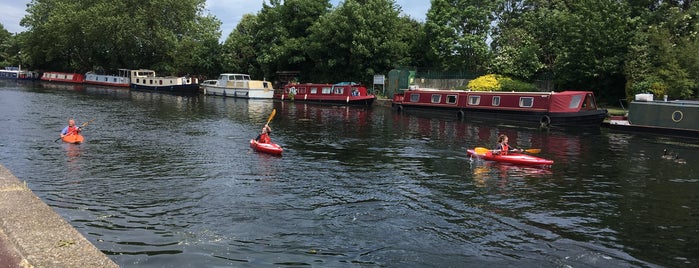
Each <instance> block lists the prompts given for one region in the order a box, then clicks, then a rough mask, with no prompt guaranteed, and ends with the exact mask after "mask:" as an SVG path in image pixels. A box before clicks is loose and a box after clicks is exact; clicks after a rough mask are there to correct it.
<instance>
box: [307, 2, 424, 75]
mask: <svg viewBox="0 0 699 268" xmlns="http://www.w3.org/2000/svg"><path fill="white" fill-rule="evenodd" d="M400 11H401V10H400V7H398V6H397V5H396V4H395V2H394V1H393V0H347V1H344V2H342V4H341V6H340V7H338V8H337V9H336V10H334V11H333V12H331V13H329V14H327V15H325V16H322V17H321V18H320V19H319V21H318V22H317V23H315V24H314V25H313V26H312V27H311V28H310V29H309V31H310V33H311V34H310V36H309V38H308V41H309V42H308V46H307V51H308V53H309V57H310V58H311V59H312V61H313V62H314V64H315V65H314V68H313V70H312V75H313V79H314V80H316V81H327V82H331V81H334V82H337V81H338V80H343V81H346V80H352V81H359V82H364V83H368V82H369V81H370V80H371V77H372V76H373V75H374V74H378V73H383V72H386V71H388V70H390V69H392V68H393V67H395V66H396V65H399V64H401V63H404V60H405V58H406V57H407V56H409V45H408V44H407V43H406V42H405V35H406V31H413V30H412V29H409V27H410V26H412V25H411V24H409V23H406V20H401V19H400V17H399V15H400Z"/></svg>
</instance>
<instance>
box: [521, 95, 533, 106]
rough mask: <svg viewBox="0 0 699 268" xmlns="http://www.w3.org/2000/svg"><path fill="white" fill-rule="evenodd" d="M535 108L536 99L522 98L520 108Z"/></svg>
mask: <svg viewBox="0 0 699 268" xmlns="http://www.w3.org/2000/svg"><path fill="white" fill-rule="evenodd" d="M532 106H534V97H520V98H519V107H532Z"/></svg>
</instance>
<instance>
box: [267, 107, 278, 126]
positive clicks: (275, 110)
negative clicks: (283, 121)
mask: <svg viewBox="0 0 699 268" xmlns="http://www.w3.org/2000/svg"><path fill="white" fill-rule="evenodd" d="M276 114H277V109H272V114H270V115H269V118H268V119H267V124H265V125H269V122H272V118H274V115H276Z"/></svg>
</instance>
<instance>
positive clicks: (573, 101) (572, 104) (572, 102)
mask: <svg viewBox="0 0 699 268" xmlns="http://www.w3.org/2000/svg"><path fill="white" fill-rule="evenodd" d="M580 101H582V95H573V98H571V99H570V105H568V108H571V109H573V108H578V106H579V105H580Z"/></svg>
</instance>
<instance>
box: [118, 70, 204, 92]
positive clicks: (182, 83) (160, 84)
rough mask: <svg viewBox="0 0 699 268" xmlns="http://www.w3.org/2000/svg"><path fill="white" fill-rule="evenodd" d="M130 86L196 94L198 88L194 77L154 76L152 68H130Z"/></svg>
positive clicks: (149, 89)
mask: <svg viewBox="0 0 699 268" xmlns="http://www.w3.org/2000/svg"><path fill="white" fill-rule="evenodd" d="M130 73H131V75H130V77H131V88H133V89H143V90H148V91H158V92H168V93H182V94H196V93H197V92H198V90H199V84H198V79H197V78H195V77H185V76H181V77H175V76H155V71H153V70H145V69H139V70H130Z"/></svg>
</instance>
